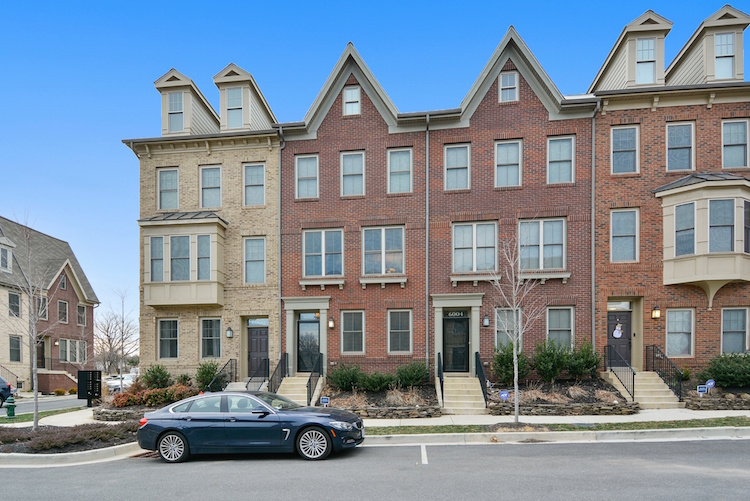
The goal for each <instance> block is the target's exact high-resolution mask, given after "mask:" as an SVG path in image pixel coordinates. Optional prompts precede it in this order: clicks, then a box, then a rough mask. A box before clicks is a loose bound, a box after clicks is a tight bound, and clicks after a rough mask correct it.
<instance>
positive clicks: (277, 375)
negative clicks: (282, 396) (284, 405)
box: [268, 353, 289, 393]
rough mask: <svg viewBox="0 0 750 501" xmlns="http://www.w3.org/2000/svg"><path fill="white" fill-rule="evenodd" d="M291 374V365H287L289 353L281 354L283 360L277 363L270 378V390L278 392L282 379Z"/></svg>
mask: <svg viewBox="0 0 750 501" xmlns="http://www.w3.org/2000/svg"><path fill="white" fill-rule="evenodd" d="M288 375H289V366H288V365H287V354H286V353H282V354H281V360H279V363H278V364H276V368H275V369H274V370H273V374H271V377H270V378H268V391H270V392H271V393H276V392H277V391H278V390H279V386H281V381H282V380H283V379H284V378H285V377H287V376H288Z"/></svg>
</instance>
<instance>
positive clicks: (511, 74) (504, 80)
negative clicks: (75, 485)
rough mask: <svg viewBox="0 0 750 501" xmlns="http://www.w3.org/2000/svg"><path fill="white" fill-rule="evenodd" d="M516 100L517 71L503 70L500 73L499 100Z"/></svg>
mask: <svg viewBox="0 0 750 501" xmlns="http://www.w3.org/2000/svg"><path fill="white" fill-rule="evenodd" d="M513 101H518V73H516V72H515V71H504V72H502V73H500V102H501V103H509V102H513Z"/></svg>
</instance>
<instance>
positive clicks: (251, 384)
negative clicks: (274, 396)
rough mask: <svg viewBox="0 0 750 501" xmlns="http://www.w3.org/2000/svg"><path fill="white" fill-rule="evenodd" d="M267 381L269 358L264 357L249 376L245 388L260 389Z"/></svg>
mask: <svg viewBox="0 0 750 501" xmlns="http://www.w3.org/2000/svg"><path fill="white" fill-rule="evenodd" d="M266 381H268V359H267V358H264V359H263V360H261V361H260V364H259V365H258V368H257V369H255V371H254V372H253V373H252V374H251V375H250V377H249V378H248V380H247V384H246V385H245V388H246V389H248V390H253V391H255V390H260V389H261V387H262V386H263V383H265V382H266Z"/></svg>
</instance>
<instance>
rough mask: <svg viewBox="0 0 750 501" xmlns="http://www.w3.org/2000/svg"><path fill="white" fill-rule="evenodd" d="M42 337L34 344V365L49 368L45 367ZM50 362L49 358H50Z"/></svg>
mask: <svg viewBox="0 0 750 501" xmlns="http://www.w3.org/2000/svg"><path fill="white" fill-rule="evenodd" d="M44 344H45V343H44V339H42V340H41V341H39V343H38V344H37V345H36V366H37V368H38V369H51V367H47V364H46V361H47V360H46V359H45V357H44V354H45V351H46V350H45V349H44ZM50 362H51V360H50Z"/></svg>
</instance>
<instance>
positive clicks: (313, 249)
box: [302, 230, 344, 277]
mask: <svg viewBox="0 0 750 501" xmlns="http://www.w3.org/2000/svg"><path fill="white" fill-rule="evenodd" d="M343 236H344V232H343V231H342V230H309V231H305V232H303V234H302V239H303V240H302V241H303V247H304V251H303V252H304V255H305V261H304V270H303V275H304V276H305V277H322V276H328V275H343V274H344V269H343V263H344V248H343Z"/></svg>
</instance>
